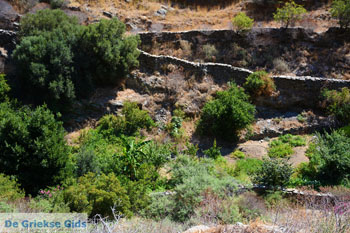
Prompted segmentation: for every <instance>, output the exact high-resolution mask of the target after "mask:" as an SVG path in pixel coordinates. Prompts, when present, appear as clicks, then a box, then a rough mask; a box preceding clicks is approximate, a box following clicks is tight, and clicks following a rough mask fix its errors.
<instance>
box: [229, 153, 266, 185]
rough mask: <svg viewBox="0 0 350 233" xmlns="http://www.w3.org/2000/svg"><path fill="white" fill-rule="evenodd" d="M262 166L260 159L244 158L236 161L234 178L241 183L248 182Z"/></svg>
mask: <svg viewBox="0 0 350 233" xmlns="http://www.w3.org/2000/svg"><path fill="white" fill-rule="evenodd" d="M261 165H262V161H261V160H260V159H255V158H246V159H240V160H237V162H236V164H235V169H234V173H233V174H234V176H235V177H236V178H237V179H239V180H243V181H250V177H252V176H253V175H254V174H255V173H256V172H257V171H258V170H259V169H260V168H261Z"/></svg>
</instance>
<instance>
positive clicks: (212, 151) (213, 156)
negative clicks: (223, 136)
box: [203, 140, 221, 159]
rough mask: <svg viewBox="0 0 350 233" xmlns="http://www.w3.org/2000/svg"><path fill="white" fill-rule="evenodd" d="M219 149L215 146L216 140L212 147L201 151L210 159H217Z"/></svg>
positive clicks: (219, 152) (219, 154)
mask: <svg viewBox="0 0 350 233" xmlns="http://www.w3.org/2000/svg"><path fill="white" fill-rule="evenodd" d="M220 150H221V147H217V146H216V140H214V142H213V146H212V147H211V148H209V149H208V150H205V151H203V153H204V154H205V155H206V156H207V157H208V158H211V159H217V158H219V157H220V156H221V151H220Z"/></svg>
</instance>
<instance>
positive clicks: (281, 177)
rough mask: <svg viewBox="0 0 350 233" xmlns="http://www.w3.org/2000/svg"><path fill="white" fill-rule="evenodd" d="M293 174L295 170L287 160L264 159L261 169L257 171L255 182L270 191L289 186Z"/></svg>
mask: <svg viewBox="0 0 350 233" xmlns="http://www.w3.org/2000/svg"><path fill="white" fill-rule="evenodd" d="M292 174H293V168H292V166H291V165H290V164H288V163H287V162H286V161H285V160H283V159H264V160H263V163H262V165H261V167H260V168H259V169H258V170H257V171H256V174H255V176H254V178H253V182H254V183H255V184H259V185H264V186H266V187H267V188H269V189H279V188H283V187H285V186H286V185H287V184H288V182H289V180H290V177H291V175H292Z"/></svg>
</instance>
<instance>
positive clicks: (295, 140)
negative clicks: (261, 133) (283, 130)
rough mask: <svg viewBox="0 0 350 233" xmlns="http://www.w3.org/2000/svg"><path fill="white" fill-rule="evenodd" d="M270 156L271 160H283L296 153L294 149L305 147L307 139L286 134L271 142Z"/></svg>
mask: <svg viewBox="0 0 350 233" xmlns="http://www.w3.org/2000/svg"><path fill="white" fill-rule="evenodd" d="M269 145H270V149H269V151H268V155H269V156H270V157H271V158H283V157H286V156H289V155H292V154H293V153H294V151H293V147H297V146H305V145H306V140H305V138H303V137H301V136H299V135H295V136H294V135H291V134H285V135H282V136H280V137H278V139H276V140H273V141H272V142H270V144H269Z"/></svg>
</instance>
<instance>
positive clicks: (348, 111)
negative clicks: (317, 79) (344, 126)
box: [322, 87, 350, 123]
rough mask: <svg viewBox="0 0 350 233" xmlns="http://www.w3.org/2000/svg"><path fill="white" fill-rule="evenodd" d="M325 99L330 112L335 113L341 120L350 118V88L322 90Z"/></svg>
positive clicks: (324, 104) (347, 120) (324, 103)
mask: <svg viewBox="0 0 350 233" xmlns="http://www.w3.org/2000/svg"><path fill="white" fill-rule="evenodd" d="M322 97H323V99H324V101H323V106H324V107H325V108H326V109H327V111H328V113H329V114H333V115H334V116H335V117H336V118H337V119H338V120H339V121H341V122H344V123H345V122H349V120H350V90H349V89H348V88H346V87H344V88H342V89H341V91H336V90H327V89H326V90H324V91H323V92H322Z"/></svg>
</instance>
